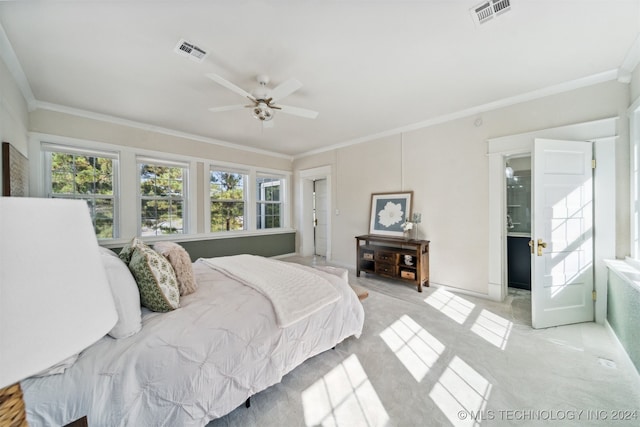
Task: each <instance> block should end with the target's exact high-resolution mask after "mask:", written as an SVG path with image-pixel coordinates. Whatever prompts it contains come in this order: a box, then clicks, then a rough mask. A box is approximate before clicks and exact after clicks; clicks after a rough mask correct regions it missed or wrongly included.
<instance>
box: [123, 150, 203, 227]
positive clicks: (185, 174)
mask: <svg viewBox="0 0 640 427" xmlns="http://www.w3.org/2000/svg"><path fill="white" fill-rule="evenodd" d="M143 164H145V165H152V166H160V167H170V168H181V169H182V196H181V197H180V198H176V197H172V196H171V195H169V196H166V197H165V196H143V195H142V194H141V190H140V186H141V178H142V177H141V174H140V172H141V165H143ZM191 168H192V166H191V164H190V163H189V162H185V161H179V160H167V159H165V158H162V157H155V156H148V155H141V154H137V155H136V156H135V170H136V176H137V185H136V202H137V203H136V209H137V216H136V226H137V235H138V236H143V237H145V238H159V237H164V236H176V235H177V236H187V235H190V234H192V233H191V227H190V225H191V224H190V223H191V221H190V216H189V213H190V210H191V207H190V206H189V203H191V197H190V192H189V177H190V175H191ZM143 200H182V232H180V233H160V234H157V233H156V234H145V235H143V234H142V201H143ZM196 203H197V201H196Z"/></svg>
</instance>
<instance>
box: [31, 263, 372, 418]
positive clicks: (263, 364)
mask: <svg viewBox="0 0 640 427" xmlns="http://www.w3.org/2000/svg"><path fill="white" fill-rule="evenodd" d="M304 268H305V269H308V270H309V271H314V272H316V273H317V274H320V275H322V276H323V277H324V278H325V279H327V280H328V281H329V283H330V285H331V286H332V287H333V288H334V289H336V291H337V292H338V293H339V294H340V296H341V298H340V299H339V300H338V301H336V302H334V303H331V304H329V305H327V306H325V307H323V308H321V309H320V310H318V311H316V312H315V313H313V314H311V315H310V316H308V317H305V318H304V319H302V320H300V321H298V322H296V323H294V324H292V325H291V326H289V327H287V328H279V327H278V326H277V323H276V318H275V313H274V309H273V306H272V304H271V303H270V302H269V300H268V299H267V298H266V297H265V296H263V295H262V294H260V293H259V292H257V291H255V290H254V289H252V288H250V287H248V286H245V285H243V284H241V283H239V282H237V281H235V280H233V279H231V278H229V277H227V276H225V275H224V274H222V273H220V272H217V271H214V270H213V269H211V268H210V267H209V266H207V265H206V264H205V263H204V262H202V261H201V260H199V261H197V262H195V263H194V272H195V273H196V277H197V280H198V284H199V289H198V291H197V292H195V293H194V294H191V295H188V296H185V297H183V298H182V299H181V308H179V309H178V310H175V311H173V312H169V313H152V312H150V311H146V310H145V311H144V312H143V328H142V330H141V331H140V332H139V333H138V334H136V335H134V336H132V337H130V338H125V339H120V340H114V339H112V338H110V337H108V336H107V337H104V338H103V339H101V340H100V341H98V342H97V343H96V344H94V345H93V346H91V347H89V348H88V349H86V350H85V351H84V352H82V353H81V355H80V358H79V359H78V361H77V362H76V363H75V364H74V365H73V366H72V367H71V368H69V369H67V371H66V372H65V373H64V374H61V375H52V376H49V377H45V378H34V379H28V380H25V381H23V382H22V388H23V392H24V399H25V402H26V407H27V417H28V421H29V425H30V426H32V427H35V426H51V425H64V424H66V423H69V422H71V421H73V420H75V419H77V418H80V417H81V416H84V415H87V416H88V418H89V425H91V426H93V427H96V426H204V425H205V424H207V423H208V422H209V421H210V420H212V419H214V418H218V417H221V416H223V415H225V414H227V413H229V412H230V411H232V410H233V409H235V408H236V407H238V406H239V405H241V404H243V403H244V402H245V401H246V399H247V398H248V397H250V396H251V395H253V394H255V393H258V392H259V391H261V390H264V389H265V388H267V387H269V386H271V385H273V384H276V383H278V382H280V380H281V378H282V376H283V375H285V374H286V373H288V372H290V371H291V370H293V368H295V367H296V366H298V365H299V364H301V363H302V362H303V361H304V360H306V359H307V358H309V357H312V356H314V355H316V354H318V353H321V352H323V351H325V350H328V349H330V348H331V347H333V346H334V345H335V344H337V343H339V342H341V341H342V340H344V339H345V338H347V337H349V336H352V335H354V336H356V337H359V336H360V333H361V331H362V326H363V322H364V312H363V309H362V305H361V304H360V302H359V301H358V299H357V297H356V296H355V293H354V292H353V291H352V290H351V289H350V287H349V286H348V284H347V283H346V282H345V281H344V280H343V279H341V278H340V277H338V276H334V275H331V274H328V273H324V272H322V271H318V270H315V269H311V268H309V267H304ZM43 351H46V350H45V349H43Z"/></svg>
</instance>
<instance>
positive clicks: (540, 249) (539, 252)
mask: <svg viewBox="0 0 640 427" xmlns="http://www.w3.org/2000/svg"><path fill="white" fill-rule="evenodd" d="M546 247H547V243H546V242H543V241H542V239H538V256H542V248H546Z"/></svg>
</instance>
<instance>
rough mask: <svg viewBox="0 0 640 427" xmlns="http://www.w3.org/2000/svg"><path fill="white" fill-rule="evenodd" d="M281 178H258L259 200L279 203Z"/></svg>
mask: <svg viewBox="0 0 640 427" xmlns="http://www.w3.org/2000/svg"><path fill="white" fill-rule="evenodd" d="M280 181H281V180H280V179H279V178H258V179H256V184H257V185H256V188H257V191H258V194H257V200H259V201H269V202H279V201H280V186H281V182H280Z"/></svg>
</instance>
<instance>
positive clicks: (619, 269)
mask: <svg viewBox="0 0 640 427" xmlns="http://www.w3.org/2000/svg"><path fill="white" fill-rule="evenodd" d="M604 262H605V264H606V265H607V267H608V268H609V270H610V271H612V272H613V273H615V274H616V275H618V276H619V277H620V278H621V279H623V280H624V281H625V282H627V283H629V284H630V285H631V286H633V287H634V288H635V289H636V290H638V291H640V262H638V261H637V260H634V259H631V258H626V259H624V260H621V259H615V260H605V261H604Z"/></svg>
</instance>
